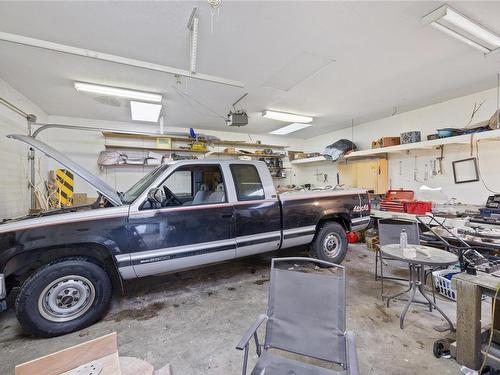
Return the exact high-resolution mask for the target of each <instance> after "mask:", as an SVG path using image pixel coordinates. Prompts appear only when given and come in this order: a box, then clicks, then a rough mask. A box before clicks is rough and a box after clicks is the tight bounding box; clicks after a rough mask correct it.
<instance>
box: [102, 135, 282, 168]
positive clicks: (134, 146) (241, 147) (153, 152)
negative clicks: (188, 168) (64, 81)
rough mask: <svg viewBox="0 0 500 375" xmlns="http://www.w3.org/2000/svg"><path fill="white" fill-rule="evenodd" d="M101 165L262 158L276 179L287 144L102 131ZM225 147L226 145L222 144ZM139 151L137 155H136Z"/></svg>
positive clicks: (148, 164)
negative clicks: (103, 140) (222, 158)
mask: <svg viewBox="0 0 500 375" xmlns="http://www.w3.org/2000/svg"><path fill="white" fill-rule="evenodd" d="M102 134H103V136H104V138H105V144H104V148H105V150H104V151H102V152H101V154H100V157H99V160H98V164H99V165H100V166H101V167H106V168H115V167H133V166H136V167H137V166H140V167H152V166H158V165H160V164H162V163H167V162H169V161H174V160H184V159H199V158H203V159H205V158H220V157H229V158H235V157H237V158H239V159H243V160H252V159H256V158H258V159H259V160H262V161H264V162H265V163H266V164H267V165H268V167H269V170H270V171H271V173H272V175H273V176H274V177H276V178H284V177H286V173H285V172H284V170H285V169H286V168H284V167H283V161H282V159H283V158H285V157H286V154H285V153H284V151H283V150H284V149H285V148H287V147H288V146H284V145H274V144H264V143H259V142H255V143H253V142H252V143H249V142H244V141H230V140H220V139H213V138H209V139H204V138H200V139H194V138H190V137H177V136H169V135H161V134H158V135H149V134H133V133H118V132H103V133H102ZM223 146H228V147H223ZM138 154H139V155H138Z"/></svg>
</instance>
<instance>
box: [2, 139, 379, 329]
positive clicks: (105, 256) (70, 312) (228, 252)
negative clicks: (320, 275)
mask: <svg viewBox="0 0 500 375" xmlns="http://www.w3.org/2000/svg"><path fill="white" fill-rule="evenodd" d="M9 137H10V138H13V139H16V140H19V141H22V142H25V143H27V144H28V145H30V146H31V147H33V148H36V149H37V150H39V151H41V152H42V153H44V154H45V155H47V156H49V157H51V158H53V159H55V160H56V161H58V162H59V163H60V164H62V165H63V166H65V167H66V168H68V169H70V170H72V171H73V172H74V173H76V174H77V175H78V176H80V177H81V178H82V179H83V180H85V181H86V182H88V183H89V184H91V185H92V186H93V187H94V188H95V189H96V190H97V192H98V193H99V198H98V199H97V201H96V202H95V203H94V204H92V205H87V206H76V207H69V208H62V209H57V210H52V211H49V212H44V213H40V214H36V215H30V216H26V217H21V218H17V219H10V220H4V221H3V222H2V223H1V224H0V303H1V305H2V309H6V307H7V303H6V301H7V297H8V295H9V294H10V293H12V291H13V290H15V291H16V293H17V297H16V298H15V309H16V314H17V318H18V320H19V322H20V324H21V326H22V327H23V328H24V329H25V330H26V331H28V332H30V333H31V334H33V335H35V336H40V337H51V336H57V335H61V334H65V333H69V332H72V331H75V330H78V329H81V328H83V327H86V326H88V325H90V324H93V323H94V322H96V321H98V320H99V319H100V318H101V317H102V316H103V315H104V314H105V313H106V310H107V308H108V306H109V303H110V300H111V297H112V290H113V289H120V288H122V289H123V280H130V279H135V278H138V277H144V276H149V275H158V274H165V273H170V272H178V271H182V270H187V269H190V268H193V267H198V266H202V265H206V264H211V263H215V262H222V261H228V260H231V259H234V258H239V257H244V256H248V255H252V254H258V253H263V252H268V251H273V250H279V249H284V248H290V247H294V246H298V245H310V250H311V256H313V257H317V258H319V259H322V260H326V261H330V262H335V263H340V262H342V260H343V258H344V256H345V255H346V251H347V239H346V232H348V231H354V230H360V229H363V228H365V227H366V226H367V225H368V223H369V221H370V203H369V197H368V194H367V193H366V191H364V190H330V191H312V192H298V193H287V194H282V195H278V194H277V192H276V189H275V187H274V184H273V180H272V177H271V175H270V173H269V170H268V169H267V167H266V164H265V163H263V162H260V161H243V160H216V159H205V160H182V161H175V162H171V163H168V164H162V165H160V166H158V167H156V168H155V169H153V170H152V171H151V172H150V173H148V174H146V175H145V176H144V177H143V178H142V179H140V180H139V181H138V182H137V183H136V184H135V185H133V186H132V187H131V188H130V189H129V190H128V191H126V192H124V193H118V192H116V191H115V189H113V188H112V187H111V186H109V185H108V184H106V183H105V182H104V181H102V180H100V179H99V178H97V177H96V176H94V175H92V174H91V173H90V172H88V171H87V170H85V169H84V168H82V167H81V166H79V165H78V164H76V163H75V162H73V161H72V160H71V159H69V158H68V157H66V156H65V155H63V154H61V153H60V152H58V151H57V150H55V149H53V148H52V147H50V146H48V145H46V144H45V143H43V142H41V141H39V140H37V139H34V138H32V137H29V136H24V135H10V136H9ZM16 293H14V294H16Z"/></svg>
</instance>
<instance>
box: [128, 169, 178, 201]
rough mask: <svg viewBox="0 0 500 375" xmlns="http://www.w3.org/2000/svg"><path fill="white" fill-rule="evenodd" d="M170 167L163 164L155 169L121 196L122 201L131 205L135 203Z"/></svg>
mask: <svg viewBox="0 0 500 375" xmlns="http://www.w3.org/2000/svg"><path fill="white" fill-rule="evenodd" d="M168 167H169V166H168V165H167V164H163V165H161V166H159V167H158V168H155V169H153V170H152V171H151V172H149V173H148V174H147V175H145V176H144V177H143V178H141V179H140V180H139V181H138V182H136V183H135V185H134V186H132V187H131V188H130V189H128V190H127V191H126V192H125V193H122V194H121V195H120V199H121V200H122V202H123V203H124V204H131V203H132V202H133V201H135V200H136V199H137V197H138V196H139V195H141V194H142V193H143V192H144V191H145V190H146V189H147V188H149V187H150V186H151V184H152V183H153V181H154V180H156V179H157V178H158V176H159V175H161V174H162V173H163V172H164V171H165V170H166V169H167V168H168Z"/></svg>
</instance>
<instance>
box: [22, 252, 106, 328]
mask: <svg viewBox="0 0 500 375" xmlns="http://www.w3.org/2000/svg"><path fill="white" fill-rule="evenodd" d="M111 295H112V288H111V281H110V279H109V277H108V275H107V273H106V271H105V270H104V269H103V268H102V267H100V266H98V265H97V264H95V263H92V262H90V261H88V260H86V259H84V258H72V259H65V260H62V261H58V262H55V263H51V264H49V265H47V266H44V267H42V268H40V269H39V270H37V271H36V272H35V273H34V274H33V275H31V276H30V277H29V278H28V279H27V280H26V281H25V282H24V284H23V286H22V287H21V291H20V293H19V295H18V297H17V299H16V314H17V319H18V320H19V323H21V325H22V326H23V328H24V329H25V330H26V331H28V332H30V333H31V334H33V335H35V336H39V337H53V336H59V335H63V334H66V333H70V332H73V331H76V330H78V329H81V328H84V327H87V326H89V325H91V324H93V323H95V322H96V321H98V320H99V319H100V318H101V317H102V316H103V315H104V313H105V312H106V310H107V308H108V306H109V303H110V301H111Z"/></svg>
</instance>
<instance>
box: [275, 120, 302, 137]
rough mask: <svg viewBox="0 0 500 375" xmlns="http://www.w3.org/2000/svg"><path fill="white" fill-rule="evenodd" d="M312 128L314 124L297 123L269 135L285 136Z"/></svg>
mask: <svg viewBox="0 0 500 375" xmlns="http://www.w3.org/2000/svg"><path fill="white" fill-rule="evenodd" d="M310 126H312V124H303V123H298V122H295V123H293V124H290V125H287V126H284V127H282V128H279V129H276V130H273V131H272V132H270V133H269V134H275V135H285V134H290V133H293V132H296V131H298V130H301V129H305V128H308V127H310Z"/></svg>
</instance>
